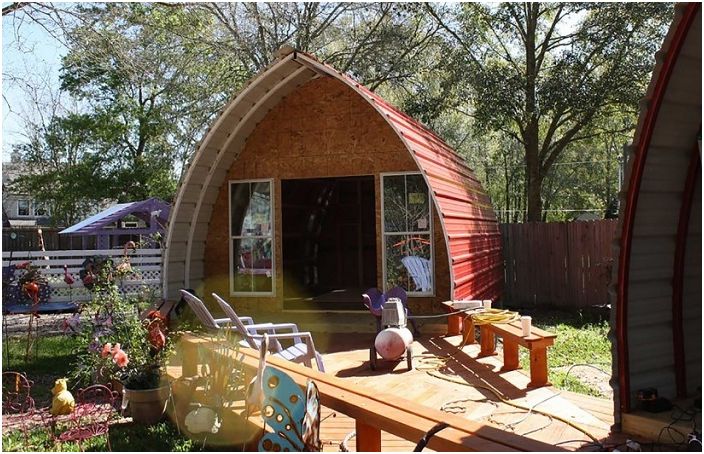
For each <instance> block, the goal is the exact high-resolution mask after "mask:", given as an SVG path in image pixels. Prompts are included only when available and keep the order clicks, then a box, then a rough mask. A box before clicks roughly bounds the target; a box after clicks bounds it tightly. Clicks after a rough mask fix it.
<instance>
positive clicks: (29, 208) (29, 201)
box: [17, 199, 33, 218]
mask: <svg viewBox="0 0 704 454" xmlns="http://www.w3.org/2000/svg"><path fill="white" fill-rule="evenodd" d="M20 202H27V214H20ZM32 205H33V203H32V200H31V199H17V217H18V218H31V217H33V215H32V211H33V210H32V208H33V207H32Z"/></svg>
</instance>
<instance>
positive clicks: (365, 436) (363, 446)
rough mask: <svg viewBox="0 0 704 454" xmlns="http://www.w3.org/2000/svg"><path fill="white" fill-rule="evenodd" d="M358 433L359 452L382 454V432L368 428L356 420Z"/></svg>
mask: <svg viewBox="0 0 704 454" xmlns="http://www.w3.org/2000/svg"><path fill="white" fill-rule="evenodd" d="M354 426H355V431H356V432H357V436H356V439H357V452H381V430H379V429H377V428H376V427H372V426H368V425H367V424H365V423H363V422H362V421H360V420H359V419H355V420H354Z"/></svg>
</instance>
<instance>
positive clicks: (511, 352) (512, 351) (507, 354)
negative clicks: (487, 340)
mask: <svg viewBox="0 0 704 454" xmlns="http://www.w3.org/2000/svg"><path fill="white" fill-rule="evenodd" d="M520 367H521V366H519V365H518V343H516V342H513V341H512V340H511V339H504V367H502V368H501V372H508V371H509V370H516V369H520Z"/></svg>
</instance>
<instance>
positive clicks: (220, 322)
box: [215, 317, 254, 326]
mask: <svg viewBox="0 0 704 454" xmlns="http://www.w3.org/2000/svg"><path fill="white" fill-rule="evenodd" d="M238 318H239V319H240V321H241V322H242V323H244V324H245V325H251V324H253V323H254V320H253V319H252V317H238ZM228 323H232V320H230V318H229V317H228V318H216V319H215V324H216V325H218V326H220V325H227V324H228Z"/></svg>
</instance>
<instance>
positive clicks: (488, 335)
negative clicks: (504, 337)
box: [479, 325, 496, 358]
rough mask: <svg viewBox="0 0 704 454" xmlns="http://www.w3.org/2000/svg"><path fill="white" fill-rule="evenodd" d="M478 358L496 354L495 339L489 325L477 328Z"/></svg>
mask: <svg viewBox="0 0 704 454" xmlns="http://www.w3.org/2000/svg"><path fill="white" fill-rule="evenodd" d="M479 345H480V347H481V349H480V351H479V358H482V357H484V356H493V355H495V354H496V337H495V336H494V332H493V331H492V330H491V325H480V326H479Z"/></svg>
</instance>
